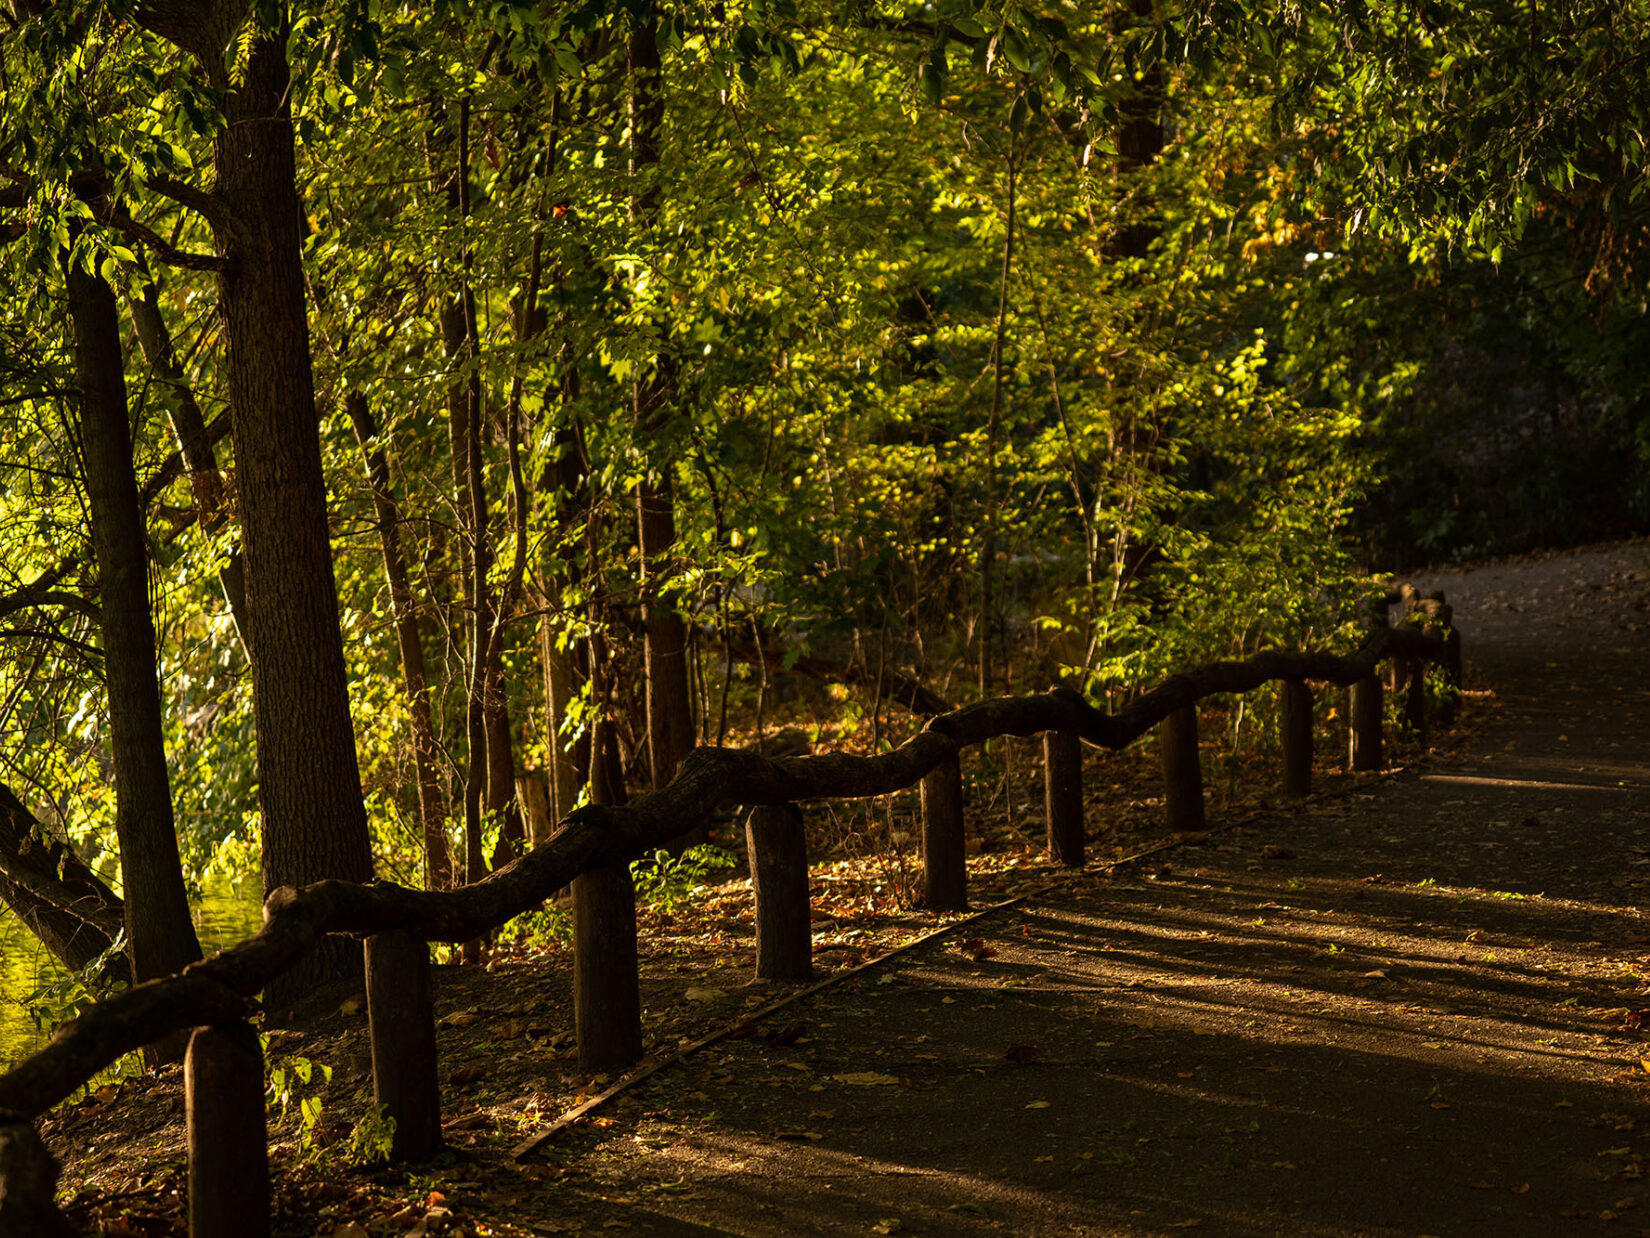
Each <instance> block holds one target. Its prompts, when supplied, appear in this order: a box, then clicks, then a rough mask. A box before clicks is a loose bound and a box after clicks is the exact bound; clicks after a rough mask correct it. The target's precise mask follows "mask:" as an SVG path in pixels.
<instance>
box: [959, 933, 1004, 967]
mask: <svg viewBox="0 0 1650 1238" xmlns="http://www.w3.org/2000/svg"><path fill="white" fill-rule="evenodd" d="M957 949H959V950H961V951H962V952H963V953H964V954H966V955H967V956H968V957H969V958H971V959H973V960H974V961H975V962H976V963H983V962H985V961H986V960H987V959H989V958H991V957H993V956H994V955H995V954H996V953H997V951H996V948H995V947H993V946H988V945H986V944H985V939H984V938H983V937H970V938H969V939H968V940H967V941H960V942H958V943H957Z"/></svg>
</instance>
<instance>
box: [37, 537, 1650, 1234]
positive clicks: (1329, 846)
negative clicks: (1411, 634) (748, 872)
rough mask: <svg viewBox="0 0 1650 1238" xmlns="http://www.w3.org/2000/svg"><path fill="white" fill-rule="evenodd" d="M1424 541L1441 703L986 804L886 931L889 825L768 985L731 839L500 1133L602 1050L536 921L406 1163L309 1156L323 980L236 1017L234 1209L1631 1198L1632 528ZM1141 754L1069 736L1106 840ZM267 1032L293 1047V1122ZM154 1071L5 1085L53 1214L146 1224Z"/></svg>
mask: <svg viewBox="0 0 1650 1238" xmlns="http://www.w3.org/2000/svg"><path fill="white" fill-rule="evenodd" d="M1425 583H1428V584H1434V585H1436V586H1438V587H1441V588H1443V589H1444V590H1446V592H1447V593H1448V595H1449V598H1450V600H1451V602H1452V603H1453V604H1454V605H1455V609H1456V621H1457V623H1458V625H1459V627H1460V628H1461V630H1462V632H1463V635H1464V640H1465V644H1466V650H1467V658H1468V662H1469V688H1470V689H1471V690H1472V691H1471V693H1470V699H1469V708H1468V711H1467V714H1466V716H1465V719H1464V725H1463V728H1462V730H1461V731H1459V732H1458V733H1457V734H1456V735H1454V736H1452V737H1446V738H1443V739H1436V740H1434V741H1433V744H1432V745H1431V746H1428V745H1427V744H1419V745H1412V746H1410V747H1408V748H1406V749H1403V750H1401V751H1399V752H1398V753H1397V754H1396V759H1397V760H1398V761H1400V762H1401V763H1402V766H1401V768H1397V769H1395V770H1393V771H1392V772H1389V773H1387V774H1385V775H1380V776H1365V777H1360V778H1357V779H1352V778H1348V777H1344V776H1343V777H1338V778H1327V777H1326V778H1321V779H1320V786H1321V788H1322V789H1321V790H1320V792H1319V793H1318V794H1317V795H1315V796H1314V797H1313V798H1312V799H1310V800H1308V801H1306V802H1304V803H1303V804H1299V805H1296V806H1293V807H1287V808H1283V807H1274V806H1270V805H1268V804H1266V803H1265V802H1264V801H1263V800H1256V801H1253V802H1251V803H1250V804H1249V805H1248V807H1247V808H1245V807H1244V806H1242V805H1241V804H1239V803H1237V802H1233V803H1230V804H1223V803H1221V802H1219V801H1217V802H1216V803H1215V804H1213V805H1212V809H1211V828H1212V830H1213V833H1212V834H1211V835H1210V836H1209V837H1208V838H1207V839H1206V840H1203V841H1202V842H1201V844H1200V845H1193V844H1182V845H1177V846H1174V847H1173V848H1172V849H1166V850H1160V851H1156V852H1153V853H1152V854H1149V855H1147V856H1145V857H1143V858H1142V859H1139V860H1135V861H1132V862H1128V863H1123V864H1120V865H1110V866H1108V865H1106V864H1102V863H1098V862H1097V863H1095V864H1093V865H1091V866H1090V868H1089V869H1088V870H1086V871H1083V872H1078V873H1063V872H1056V871H1054V870H1052V869H1050V868H1048V867H1047V865H1046V864H1044V863H1042V862H1041V861H1040V860H1038V859H1037V858H1036V856H1035V853H1034V852H1033V851H1032V850H1031V849H1030V848H1029V847H1027V846H1025V845H1024V841H1025V839H1024V835H1025V834H1027V833H1029V832H1034V831H1033V830H1032V829H1031V827H1024V828H1021V827H1023V826H1024V822H1025V821H1026V820H1032V819H1033V818H1034V817H1035V815H1036V814H1035V809H1034V807H1033V806H1026V807H1023V808H1022V810H1021V813H1020V815H1019V817H1015V816H1014V814H1012V813H1010V814H1009V816H1008V820H1009V822H1010V825H1009V826H1008V827H1006V832H1005V831H1004V830H999V831H998V833H997V836H996V838H995V841H994V842H993V844H992V845H991V847H990V849H988V850H987V851H986V852H985V853H983V854H981V855H980V856H978V857H976V859H975V860H974V861H973V865H974V867H975V869H976V872H975V876H974V881H973V886H972V893H973V897H974V899H975V901H976V904H977V906H979V907H982V908H984V907H987V906H988V905H989V904H990V903H991V902H993V901H994V900H999V899H1007V900H1012V901H1008V902H1006V903H1005V904H1004V905H1002V906H1000V907H998V908H997V909H995V910H990V911H987V912H986V913H985V914H983V915H980V916H978V918H974V919H971V920H968V921H967V922H964V923H956V924H954V925H953V927H952V929H951V931H950V932H948V933H945V934H943V935H939V936H934V937H932V938H930V939H928V940H919V939H920V938H921V937H922V935H923V934H925V933H931V932H933V931H934V930H935V929H936V928H940V927H943V926H945V924H946V923H947V922H946V921H945V920H944V919H943V918H938V917H934V916H930V915H925V914H921V913H916V912H909V911H901V910H900V909H899V908H898V906H897V904H896V902H895V901H894V900H891V899H890V898H888V897H887V894H888V890H889V887H890V886H891V885H895V886H897V885H898V884H899V883H900V882H901V881H902V880H903V879H904V877H903V876H902V874H901V873H900V872H899V871H898V870H897V869H895V868H890V867H889V866H888V865H886V864H883V865H881V866H878V865H875V864H872V863H869V862H867V861H861V862H859V864H858V865H857V867H856V866H855V865H854V864H853V863H846V862H845V863H842V864H838V865H836V866H834V867H829V868H825V869H822V870H821V871H820V873H819V874H818V877H817V879H816V886H815V888H816V901H817V906H818V907H819V911H818V913H817V917H818V918H817V919H816V924H815V931H816V942H817V943H818V946H819V947H820V949H819V954H818V959H819V964H820V974H821V977H822V978H827V977H830V976H832V975H836V976H837V977H838V979H837V980H836V982H835V983H832V984H830V985H828V986H826V987H823V988H821V989H819V990H817V991H815V992H812V993H810V994H807V995H805V996H801V997H796V996H795V991H794V990H793V989H788V988H786V987H785V986H776V985H767V986H756V985H749V984H747V983H746V980H747V978H748V975H749V969H750V965H751V952H750V951H751V947H750V941H749V931H750V930H749V923H750V921H749V907H748V901H749V896H748V893H747V892H745V890H744V889H743V888H742V887H741V884H740V883H737V882H729V883H727V884H726V885H724V886H723V887H721V888H720V889H719V890H717V891H713V892H712V893H711V894H709V895H708V896H706V897H704V898H701V899H699V900H697V901H696V902H695V903H694V904H693V906H691V907H684V908H677V909H675V910H674V911H673V913H672V914H671V915H668V916H667V915H662V914H659V913H655V914H653V915H652V916H650V918H649V923H648V926H647V931H646V932H645V933H644V941H645V951H646V957H645V958H644V979H643V985H644V1004H645V1005H646V1007H647V1009H648V1015H647V1030H648V1035H649V1040H650V1046H651V1048H650V1052H651V1053H652V1054H653V1055H655V1056H669V1057H672V1058H673V1059H676V1060H672V1061H671V1062H670V1063H669V1064H668V1065H665V1066H664V1067H663V1068H661V1069H659V1070H658V1071H657V1072H656V1073H654V1074H652V1075H651V1076H649V1077H648V1078H646V1079H645V1080H642V1081H640V1082H639V1083H637V1084H636V1085H635V1086H633V1087H630V1088H627V1089H625V1090H623V1091H622V1092H620V1093H619V1094H618V1096H617V1097H615V1098H614V1099H613V1100H612V1101H610V1102H608V1103H607V1104H605V1105H603V1106H601V1107H599V1108H597V1109H594V1110H593V1111H592V1112H591V1113H590V1114H588V1115H586V1116H585V1117H583V1118H581V1119H580V1120H579V1121H577V1122H576V1123H573V1124H570V1125H569V1126H567V1127H566V1128H565V1129H563V1130H562V1131H560V1132H559V1133H558V1134H556V1135H555V1136H554V1137H552V1138H550V1139H548V1140H546V1141H544V1142H543V1143H542V1144H540V1145H539V1146H538V1147H536V1148H535V1149H534V1150H533V1151H532V1152H531V1153H528V1154H526V1155H524V1156H522V1157H521V1158H520V1159H515V1158H513V1157H512V1155H511V1152H512V1149H517V1148H519V1147H520V1146H521V1145H522V1143H523V1141H524V1140H526V1139H527V1138H528V1137H529V1136H531V1135H532V1134H533V1132H534V1131H535V1130H539V1129H541V1128H542V1125H543V1124H545V1123H547V1122H550V1121H551V1120H553V1119H554V1118H555V1117H556V1116H557V1115H558V1114H559V1113H560V1112H562V1110H563V1109H564V1108H565V1107H566V1106H567V1105H569V1104H570V1103H572V1102H576V1101H577V1100H579V1099H581V1098H583V1097H585V1096H588V1095H591V1094H595V1093H597V1092H599V1091H600V1090H601V1089H602V1088H603V1087H604V1086H605V1085H606V1084H607V1083H608V1082H609V1081H607V1080H605V1079H601V1078H596V1079H591V1078H588V1077H581V1076H579V1075H578V1074H577V1071H576V1067H575V1066H574V1064H573V1062H574V1059H573V1056H572V1053H571V1044H570V1037H569V1034H568V1029H569V1025H570V1018H569V1014H568V1010H567V992H568V976H567V972H568V961H567V956H566V954H565V952H561V951H555V950H552V951H548V952H546V951H539V950H518V951H516V952H513V953H504V954H501V955H500V956H499V957H498V958H497V959H495V961H494V963H493V965H492V968H491V969H490V971H487V972H484V971H482V970H481V969H479V968H470V969H463V968H441V969H439V972H438V987H439V999H440V1002H441V1006H440V1014H441V1016H442V1020H441V1024H442V1025H441V1037H442V1040H441V1047H442V1062H443V1074H444V1081H445V1082H446V1084H447V1091H446V1093H445V1095H446V1099H447V1108H448V1117H447V1125H446V1130H447V1138H448V1142H449V1145H450V1150H449V1151H448V1152H447V1153H444V1154H443V1156H442V1157H441V1159H440V1160H438V1161H437V1162H435V1163H433V1164H431V1165H428V1166H423V1167H420V1168H418V1169H416V1170H414V1171H411V1172H409V1171H407V1170H384V1169H379V1170H372V1169H352V1168H350V1167H349V1165H348V1162H347V1158H348V1147H349V1132H350V1130H351V1125H350V1122H349V1121H348V1120H347V1119H348V1118H349V1117H350V1116H351V1114H359V1112H360V1106H361V1104H362V1097H363V1096H364V1095H367V1094H369V1093H370V1085H368V1083H367V1080H366V1062H365V1057H364V1048H363V1038H362V1036H363V1034H362V1029H361V1026H360V1024H361V1022H362V1017H361V1014H360V1012H359V1009H358V1003H357V1002H356V1001H354V1000H345V1001H343V1002H342V1004H341V1005H338V1006H335V1007H334V1006H329V1013H328V1015H327V1017H325V1018H323V1019H318V1020H312V1021H310V1022H308V1023H306V1024H303V1025H300V1026H298V1027H295V1028H292V1029H286V1030H280V1031H276V1032H274V1033H273V1034H272V1038H271V1043H270V1058H271V1064H272V1066H274V1067H278V1068H280V1069H281V1070H282V1071H283V1075H282V1078H283V1079H285V1080H288V1081H289V1086H290V1090H291V1091H292V1094H293V1097H294V1100H293V1103H292V1104H291V1105H290V1106H289V1107H288V1113H287V1115H286V1116H285V1117H284V1118H279V1119H276V1120H275V1125H274V1128H273V1131H272V1139H273V1142H274V1163H275V1169H276V1186H277V1196H278V1208H279V1210H278V1215H277V1232H278V1233H280V1234H291V1235H300V1234H301V1235H312V1234H313V1235H321V1236H325V1238H332V1236H336V1238H367V1236H369V1235H390V1234H397V1233H406V1234H412V1235H415V1238H423V1236H424V1235H427V1234H432V1233H440V1232H445V1233H448V1234H459V1233H462V1234H473V1235H482V1234H497V1235H508V1236H519V1235H545V1234H563V1233H579V1232H587V1233H598V1232H608V1231H615V1232H620V1233H623V1232H632V1233H638V1234H658V1235H694V1234H722V1233H732V1234H742V1235H790V1234H799V1233H832V1234H835V1233H842V1234H893V1233H901V1234H904V1233H910V1234H931V1235H938V1234H959V1235H968V1234H976V1233H977V1234H982V1235H984V1234H999V1233H1002V1234H1026V1235H1038V1234H1050V1235H1053V1234H1074V1235H1075V1234H1093V1235H1102V1234H1120V1235H1121V1234H1127V1235H1155V1234H1162V1235H1169V1234H1174V1233H1179V1232H1182V1231H1187V1230H1197V1231H1199V1232H1203V1233H1211V1234H1231V1235H1272V1234H1290V1235H1295V1234H1300V1235H1383V1236H1385V1235H1394V1236H1397V1235H1402V1236H1405V1238H1414V1236H1416V1235H1457V1234H1479V1233H1482V1234H1494V1235H1519V1234H1531V1235H1548V1234H1553V1233H1561V1232H1563V1233H1568V1232H1580V1233H1587V1232H1593V1233H1601V1234H1606V1235H1609V1234H1633V1233H1639V1234H1650V1043H1647V1041H1650V916H1647V915H1646V913H1645V912H1644V911H1643V910H1641V907H1640V905H1641V904H1642V903H1643V901H1644V895H1645V891H1646V888H1647V886H1650V609H1647V608H1650V546H1647V545H1646V544H1644V543H1642V542H1640V543H1633V544H1628V545H1618V546H1612V547H1604V548H1596V549H1592V550H1586V551H1579V552H1572V553H1569V554H1565V555H1555V556H1547V557H1541V558H1532V559H1527V560H1521V561H1516V562H1509V563H1503V564H1498V565H1495V566H1491V567H1484V568H1478V569H1474V570H1470V571H1462V572H1455V573H1442V574H1438V575H1437V576H1435V577H1433V578H1431V579H1430V580H1429V581H1427V582H1425ZM1108 761H1110V762H1114V763H1115V764H1112V765H1107V764H1105V763H1106V762H1108ZM1026 765H1027V768H1028V769H1029V768H1030V765H1029V762H1027V763H1026ZM1143 769H1144V767H1143V766H1141V765H1140V764H1139V763H1136V765H1134V766H1129V765H1126V764H1123V763H1119V762H1118V758H1108V757H1104V756H1102V755H1099V754H1091V760H1090V763H1089V766H1088V777H1089V781H1090V783H1091V785H1093V786H1094V788H1095V801H1094V804H1093V807H1092V810H1091V814H1092V815H1091V830H1093V829H1098V828H1099V826H1100V824H1101V823H1102V822H1107V823H1120V832H1119V835H1118V837H1117V839H1116V840H1115V841H1116V843H1117V849H1121V850H1129V849H1131V848H1132V849H1137V850H1138V849H1143V847H1145V846H1150V845H1152V844H1154V843H1155V842H1158V841H1162V839H1161V834H1160V833H1158V832H1155V831H1156V827H1154V826H1153V825H1152V824H1151V821H1152V819H1153V818H1154V816H1155V811H1154V806H1153V805H1152V804H1151V803H1150V801H1149V791H1143V790H1142V788H1143V787H1144V786H1145V785H1146V784H1145V783H1143V782H1142V781H1141V779H1142V778H1144V773H1143ZM1021 798H1022V800H1024V799H1027V798H1029V792H1027V793H1025V794H1024V795H1022V796H1021ZM1016 821H1018V822H1019V825H1018V826H1016V825H1015V824H1013V823H1014V822H1016ZM1034 824H1035V822H1034V820H1033V825H1034ZM958 919H959V918H958V917H953V918H952V920H953V921H955V920H958ZM913 942H914V943H915V944H911V945H910V946H909V948H906V949H902V950H901V949H897V948H898V947H899V946H901V945H905V944H908V943H913ZM787 997H792V998H794V1000H791V1001H790V1002H789V1004H788V1005H784V1006H781V1007H779V1008H777V1009H773V1010H771V1011H770V1010H769V1009H768V1008H769V1007H770V1006H772V1005H773V1004H774V1003H776V1002H779V1001H782V1000H784V999H786V998H787ZM730 1028H731V1029H732V1034H731V1035H727V1036H725V1037H724V1038H722V1039H720V1040H717V1041H715V1042H714V1043H711V1044H708V1045H706V1046H704V1047H702V1048H699V1049H697V1050H695V1051H692V1052H679V1051H678V1050H679V1046H680V1045H682V1044H683V1043H686V1042H690V1041H692V1040H694V1039H696V1038H697V1037H700V1036H703V1035H705V1034H706V1033H710V1032H714V1031H716V1030H718V1029H730ZM300 1058H302V1059H306V1060H309V1061H313V1062H316V1063H325V1064H327V1065H328V1066H330V1067H331V1068H332V1080H331V1082H330V1083H328V1084H327V1085H326V1086H325V1087H324V1088H322V1087H321V1086H320V1082H319V1078H318V1077H317V1078H316V1081H315V1082H314V1083H313V1084H311V1085H310V1089H311V1090H313V1091H314V1092H315V1094H317V1095H322V1096H324V1097H325V1098H326V1107H325V1108H323V1110H322V1111H321V1114H320V1116H319V1117H318V1118H316V1119H315V1120H314V1121H312V1122H311V1123H309V1125H308V1128H307V1130H305V1129H303V1128H302V1124H301V1123H300V1121H299V1119H298V1116H297V1111H298V1107H299V1106H298V1100H299V1099H301V1096H302V1095H303V1094H305V1088H304V1087H303V1086H301V1085H299V1084H297V1083H295V1082H290V1081H292V1080H294V1079H295V1078H296V1075H297V1073H298V1072H299V1070H300V1067H299V1065H298V1061H299V1059H300ZM180 1093H181V1088H180V1085H179V1080H178V1075H177V1071H176V1069H175V1068H174V1069H172V1070H171V1071H167V1072H161V1073H159V1074H155V1075H149V1076H145V1077H143V1078H139V1079H133V1080H130V1081H127V1082H125V1083H121V1084H112V1085H109V1086H107V1087H105V1088H103V1089H101V1090H100V1091H99V1092H97V1093H94V1094H93V1095H91V1096H89V1097H88V1098H86V1100H85V1101H84V1102H83V1103H80V1104H76V1105H68V1106H65V1107H63V1108H62V1109H60V1110H59V1111H58V1113H57V1114H55V1115H54V1116H53V1117H52V1118H51V1119H49V1120H48V1121H47V1122H46V1123H43V1126H42V1129H43V1133H44V1134H45V1136H46V1139H47V1142H48V1143H49V1144H50V1145H51V1146H52V1147H53V1148H54V1150H56V1151H57V1152H58V1154H59V1155H60V1156H62V1157H63V1158H64V1160H65V1162H66V1172H65V1179H64V1186H65V1190H66V1192H68V1195H69V1198H70V1201H71V1203H70V1206H71V1210H72V1215H74V1217H75V1219H76V1220H77V1221H79V1222H80V1223H81V1224H82V1225H84V1226H85V1227H86V1228H87V1229H88V1231H89V1232H102V1233H108V1234H122V1233H142V1234H162V1233H171V1232H182V1231H181V1229H180V1228H179V1227H180V1226H181V1215H182V1214H181V1195H180V1191H181V1187H182V1183H183V1168H182V1166H183V1154H182V1130H181V1119H180V1114H181V1094H180ZM352 1106H353V1108H352ZM334 1115H337V1117H338V1120H337V1121H335V1120H334ZM1641 1127H1642V1128H1643V1129H1642V1130H1641V1129H1640V1128H1641Z"/></svg>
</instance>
